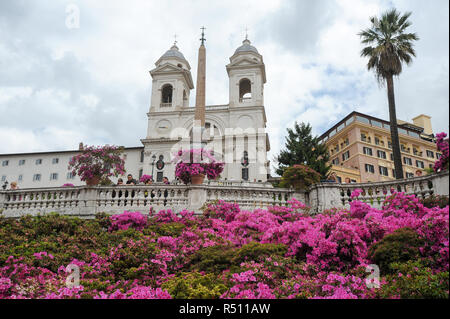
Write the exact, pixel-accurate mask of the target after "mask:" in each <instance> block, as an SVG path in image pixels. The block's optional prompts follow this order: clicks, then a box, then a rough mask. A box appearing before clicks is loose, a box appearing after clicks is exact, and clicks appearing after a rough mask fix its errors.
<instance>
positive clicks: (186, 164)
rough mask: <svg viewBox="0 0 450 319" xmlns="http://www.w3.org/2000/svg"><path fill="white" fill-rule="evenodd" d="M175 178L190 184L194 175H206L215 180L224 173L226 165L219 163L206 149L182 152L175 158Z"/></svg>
mask: <svg viewBox="0 0 450 319" xmlns="http://www.w3.org/2000/svg"><path fill="white" fill-rule="evenodd" d="M173 162H174V163H176V166H175V176H176V177H177V178H179V179H180V180H181V181H182V182H183V183H185V184H189V183H190V182H191V177H192V176H193V175H205V176H206V177H207V178H208V179H209V180H215V179H217V178H219V177H220V174H221V173H222V172H223V169H224V166H225V164H224V163H220V162H217V161H216V159H215V158H214V156H213V155H212V154H211V151H209V150H205V149H190V150H180V151H178V153H177V154H176V155H175V156H174V159H173Z"/></svg>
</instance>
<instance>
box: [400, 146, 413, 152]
mask: <svg viewBox="0 0 450 319" xmlns="http://www.w3.org/2000/svg"><path fill="white" fill-rule="evenodd" d="M400 150H401V151H402V152H405V153H410V152H411V151H410V149H409V148H407V147H406V146H405V145H404V144H400Z"/></svg>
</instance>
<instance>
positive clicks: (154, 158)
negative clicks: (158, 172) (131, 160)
mask: <svg viewBox="0 0 450 319" xmlns="http://www.w3.org/2000/svg"><path fill="white" fill-rule="evenodd" d="M152 159H153V162H152V177H153V171H154V169H155V161H156V155H155V154H153V156H152Z"/></svg>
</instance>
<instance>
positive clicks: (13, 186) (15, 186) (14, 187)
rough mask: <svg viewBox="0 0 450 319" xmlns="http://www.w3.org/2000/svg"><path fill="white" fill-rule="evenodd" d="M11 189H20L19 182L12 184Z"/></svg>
mask: <svg viewBox="0 0 450 319" xmlns="http://www.w3.org/2000/svg"><path fill="white" fill-rule="evenodd" d="M10 187H11V190H16V189H19V186H17V182H12V183H11V186H10Z"/></svg>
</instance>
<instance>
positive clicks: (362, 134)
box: [361, 133, 371, 143]
mask: <svg viewBox="0 0 450 319" xmlns="http://www.w3.org/2000/svg"><path fill="white" fill-rule="evenodd" d="M361 141H363V142H366V143H370V142H371V140H370V136H367V133H361Z"/></svg>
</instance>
